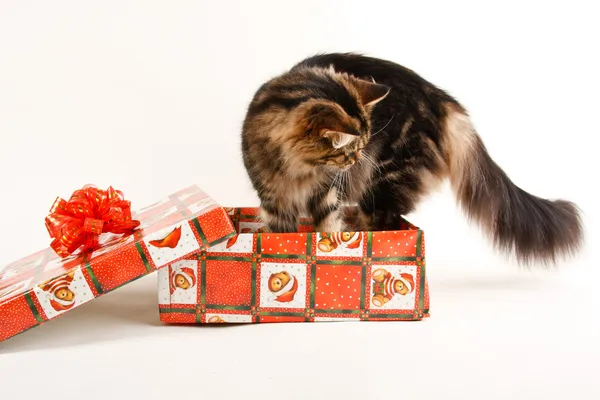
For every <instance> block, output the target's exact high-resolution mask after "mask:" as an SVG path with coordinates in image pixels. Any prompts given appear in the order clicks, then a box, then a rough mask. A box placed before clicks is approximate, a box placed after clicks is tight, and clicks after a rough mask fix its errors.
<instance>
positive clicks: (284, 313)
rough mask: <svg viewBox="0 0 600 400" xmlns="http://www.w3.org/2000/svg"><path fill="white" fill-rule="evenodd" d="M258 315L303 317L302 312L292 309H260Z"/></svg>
mask: <svg viewBox="0 0 600 400" xmlns="http://www.w3.org/2000/svg"><path fill="white" fill-rule="evenodd" d="M260 315H261V316H263V317H304V313H303V312H292V311H281V312H280V311H261V312H260Z"/></svg>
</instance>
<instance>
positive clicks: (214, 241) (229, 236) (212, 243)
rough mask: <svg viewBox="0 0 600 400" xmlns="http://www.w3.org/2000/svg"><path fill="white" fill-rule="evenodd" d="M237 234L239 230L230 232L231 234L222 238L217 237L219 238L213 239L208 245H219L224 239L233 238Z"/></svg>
mask: <svg viewBox="0 0 600 400" xmlns="http://www.w3.org/2000/svg"><path fill="white" fill-rule="evenodd" d="M235 235H237V232H231V233H230V234H229V235H227V236H223V237H222V238H219V239H217V240H213V241H212V242H210V243H209V244H208V247H212V246H214V245H217V244H220V243H223V242H224V241H226V240H229V239H231V238H232V237H234V236H235Z"/></svg>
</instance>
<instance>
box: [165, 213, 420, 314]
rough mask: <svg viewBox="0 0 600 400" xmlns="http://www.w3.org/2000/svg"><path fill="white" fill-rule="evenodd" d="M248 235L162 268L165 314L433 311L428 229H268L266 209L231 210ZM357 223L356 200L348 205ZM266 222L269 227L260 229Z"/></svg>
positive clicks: (305, 222) (306, 225)
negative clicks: (262, 218)
mask: <svg viewBox="0 0 600 400" xmlns="http://www.w3.org/2000/svg"><path fill="white" fill-rule="evenodd" d="M228 212H229V214H230V217H231V219H232V222H233V223H234V224H235V227H236V230H237V232H238V235H236V236H234V237H232V238H231V239H229V240H228V241H226V242H221V243H219V244H217V245H215V246H211V247H210V248H208V249H207V250H205V251H202V252H199V253H197V254H195V255H192V256H189V257H186V258H185V259H183V260H180V261H177V262H174V263H171V264H170V265H169V267H168V268H164V269H162V270H160V271H159V272H158V279H159V283H158V288H159V293H158V296H159V310H160V318H161V320H162V321H163V322H165V323H259V322H318V321H394V320H396V321H399V320H421V319H423V318H426V317H428V316H429V289H428V285H427V279H426V271H425V245H424V244H425V239H424V234H423V231H422V230H421V229H419V228H417V227H416V226H414V225H412V224H411V223H409V222H408V221H405V220H402V221H401V222H400V224H399V230H397V231H390V232H359V231H354V232H337V233H317V232H313V230H314V227H313V226H312V224H311V221H310V219H309V218H303V219H301V224H300V226H299V228H298V232H297V233H285V234H281V233H261V232H260V228H261V227H262V224H261V223H260V222H259V218H258V209H256V208H236V209H232V208H230V209H228ZM346 219H347V223H348V225H349V226H353V225H355V224H356V220H357V213H356V209H355V208H351V207H349V208H347V209H346ZM257 231H259V232H257Z"/></svg>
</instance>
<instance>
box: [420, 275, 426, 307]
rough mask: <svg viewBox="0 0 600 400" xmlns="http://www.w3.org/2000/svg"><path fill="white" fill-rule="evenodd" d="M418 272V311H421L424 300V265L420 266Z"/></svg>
mask: <svg viewBox="0 0 600 400" xmlns="http://www.w3.org/2000/svg"><path fill="white" fill-rule="evenodd" d="M420 270H421V271H420V272H421V279H419V310H422V309H423V303H424V299H425V265H422V266H421V267H420Z"/></svg>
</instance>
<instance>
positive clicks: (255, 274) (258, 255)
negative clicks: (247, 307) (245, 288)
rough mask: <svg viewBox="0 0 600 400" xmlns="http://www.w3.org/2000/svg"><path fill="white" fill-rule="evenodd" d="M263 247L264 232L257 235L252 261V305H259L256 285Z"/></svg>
mask: <svg viewBox="0 0 600 400" xmlns="http://www.w3.org/2000/svg"><path fill="white" fill-rule="evenodd" d="M261 248H262V233H259V234H258V235H256V257H254V260H253V261H252V275H251V277H250V279H251V281H252V296H251V299H250V301H251V303H250V304H251V306H252V307H257V306H258V303H259V299H257V297H258V296H257V293H256V287H257V286H258V263H259V262H260V261H259V260H260V258H261V257H262V256H261Z"/></svg>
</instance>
